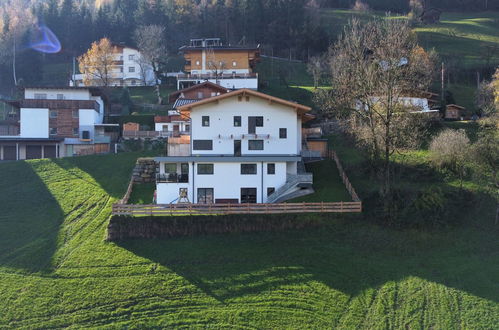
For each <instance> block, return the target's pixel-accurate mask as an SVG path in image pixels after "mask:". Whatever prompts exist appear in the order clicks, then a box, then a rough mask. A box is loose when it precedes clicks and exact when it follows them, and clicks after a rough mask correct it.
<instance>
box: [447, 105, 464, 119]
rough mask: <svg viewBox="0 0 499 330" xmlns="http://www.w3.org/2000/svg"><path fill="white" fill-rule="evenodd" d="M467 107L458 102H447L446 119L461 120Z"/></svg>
mask: <svg viewBox="0 0 499 330" xmlns="http://www.w3.org/2000/svg"><path fill="white" fill-rule="evenodd" d="M465 110H466V108H464V107H462V106H459V105H457V104H447V106H446V108H445V119H451V120H460V119H462V117H463V115H464V111H465Z"/></svg>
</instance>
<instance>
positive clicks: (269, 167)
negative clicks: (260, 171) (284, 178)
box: [267, 163, 275, 174]
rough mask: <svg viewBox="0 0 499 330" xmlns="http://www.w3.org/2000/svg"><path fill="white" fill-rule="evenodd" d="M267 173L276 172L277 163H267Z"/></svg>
mask: <svg viewBox="0 0 499 330" xmlns="http://www.w3.org/2000/svg"><path fill="white" fill-rule="evenodd" d="M267 174H275V164H274V163H268V164H267Z"/></svg>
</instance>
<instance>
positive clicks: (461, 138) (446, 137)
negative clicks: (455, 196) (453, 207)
mask: <svg viewBox="0 0 499 330" xmlns="http://www.w3.org/2000/svg"><path fill="white" fill-rule="evenodd" d="M469 148H470V139H469V138H468V136H467V135H466V131H465V130H463V129H459V130H454V129H450V128H448V129H446V130H444V131H442V132H440V134H438V135H437V136H436V137H435V138H434V139H433V140H432V141H431V143H430V152H431V161H432V163H433V164H434V165H435V166H436V167H439V168H445V169H448V170H450V171H451V172H453V173H454V174H456V175H457V176H459V182H460V187H461V188H462V187H463V178H464V175H465V174H466V166H467V163H468V157H469V156H468V154H469Z"/></svg>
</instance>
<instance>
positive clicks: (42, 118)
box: [20, 108, 49, 138]
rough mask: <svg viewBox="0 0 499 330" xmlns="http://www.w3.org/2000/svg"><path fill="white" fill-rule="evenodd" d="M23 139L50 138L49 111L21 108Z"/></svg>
mask: <svg viewBox="0 0 499 330" xmlns="http://www.w3.org/2000/svg"><path fill="white" fill-rule="evenodd" d="M20 135H21V137H24V138H48V137H49V109H27V108H21V134H20Z"/></svg>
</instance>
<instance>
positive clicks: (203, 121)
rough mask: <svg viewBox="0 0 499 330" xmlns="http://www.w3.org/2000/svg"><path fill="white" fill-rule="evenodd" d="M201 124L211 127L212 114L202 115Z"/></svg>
mask: <svg viewBox="0 0 499 330" xmlns="http://www.w3.org/2000/svg"><path fill="white" fill-rule="evenodd" d="M205 124H206V125H205ZM201 126H202V127H210V116H201Z"/></svg>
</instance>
